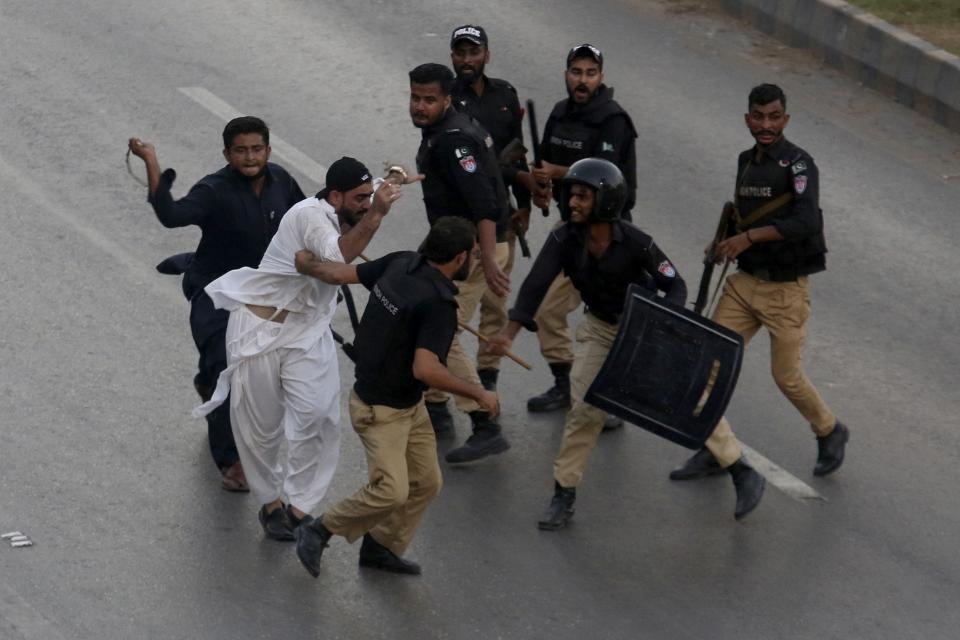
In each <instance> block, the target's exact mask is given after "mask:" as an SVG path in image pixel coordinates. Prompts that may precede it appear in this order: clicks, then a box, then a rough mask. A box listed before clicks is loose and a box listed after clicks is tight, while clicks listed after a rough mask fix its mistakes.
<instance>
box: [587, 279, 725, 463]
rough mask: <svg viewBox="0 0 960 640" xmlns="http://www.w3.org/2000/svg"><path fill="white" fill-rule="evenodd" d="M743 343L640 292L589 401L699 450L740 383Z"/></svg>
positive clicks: (634, 293)
mask: <svg viewBox="0 0 960 640" xmlns="http://www.w3.org/2000/svg"><path fill="white" fill-rule="evenodd" d="M742 360H743V338H741V337H740V335H739V334H737V333H736V332H734V331H730V330H729V329H726V328H725V327H721V326H720V325H718V324H717V323H715V322H713V321H711V320H708V319H706V318H704V317H702V316H699V315H697V314H695V313H693V312H691V311H688V310H686V309H682V308H680V307H675V306H673V305H669V304H667V303H665V302H664V301H663V300H662V299H660V298H658V297H657V296H655V295H653V294H652V292H650V291H648V290H647V289H644V288H643V287H640V286H638V285H631V286H630V288H629V289H628V290H627V299H626V301H625V303H624V312H623V316H621V318H620V330H619V332H618V333H617V337H616V340H615V341H614V343H613V348H612V349H610V353H609V355H608V356H607V359H606V361H605V362H604V363H603V367H602V368H601V369H600V373H599V374H597V377H596V379H595V380H594V381H593V384H591V385H590V388H589V389H588V390H587V395H586V401H587V402H589V403H590V404H592V405H594V406H595V407H598V408H600V409H603V410H605V411H607V412H608V413H611V414H613V415H615V416H619V417H620V418H623V419H624V420H626V421H627V422H631V423H633V424H635V425H637V426H638V427H641V428H643V429H646V430H647V431H651V432H653V433H655V434H657V435H658V436H662V437H664V438H666V439H667V440H670V441H672V442H676V443H677V444H680V445H683V446H685V447H689V448H690V449H699V448H700V447H702V446H703V443H704V442H705V441H706V439H707V438H708V437H709V436H710V433H711V432H713V429H714V427H716V426H717V422H719V421H720V418H721V417H722V416H723V412H724V411H725V410H726V408H727V403H728V402H729V401H730V397H731V396H732V395H733V389H734V387H735V386H736V383H737V377H738V376H739V375H740V363H741V361H742Z"/></svg>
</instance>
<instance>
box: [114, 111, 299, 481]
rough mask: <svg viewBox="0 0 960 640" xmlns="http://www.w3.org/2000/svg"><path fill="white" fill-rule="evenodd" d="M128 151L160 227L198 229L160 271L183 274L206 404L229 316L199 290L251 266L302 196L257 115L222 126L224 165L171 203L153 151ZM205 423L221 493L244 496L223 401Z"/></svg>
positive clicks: (143, 147) (170, 177)
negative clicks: (185, 249) (191, 248)
mask: <svg viewBox="0 0 960 640" xmlns="http://www.w3.org/2000/svg"><path fill="white" fill-rule="evenodd" d="M129 148H130V152H131V153H133V154H134V155H135V156H137V157H139V158H142V159H143V162H144V164H145V165H146V169H147V185H148V189H149V197H148V201H149V202H150V204H151V206H153V211H154V213H156V215H157V219H159V220H160V223H161V224H163V226H165V227H168V228H174V227H185V226H188V225H197V226H198V227H200V232H201V236H200V244H199V245H198V246H197V249H196V252H195V253H192V254H185V255H180V256H174V257H173V258H171V259H168V260H165V261H164V263H161V267H163V268H164V269H165V272H167V273H184V276H183V293H184V295H185V296H186V297H187V299H188V300H190V330H191V332H192V334H193V341H194V343H195V344H196V346H197V350H198V351H199V352H200V361H199V363H198V366H197V368H198V372H197V374H196V376H195V377H194V379H193V384H194V387H195V388H196V390H197V393H199V394H200V397H201V398H202V399H203V400H204V401H207V400H209V399H210V396H211V395H212V394H213V388H214V386H215V385H216V383H217V378H218V377H219V376H220V372H221V371H223V370H224V369H225V368H226V367H227V351H226V341H225V336H226V332H227V321H228V319H229V315H230V314H229V313H227V312H226V311H224V310H222V309H214V308H213V303H212V302H211V301H210V297H209V296H208V295H207V294H206V293H205V292H204V290H203V288H204V287H205V286H207V284H209V283H210V282H212V281H213V280H216V279H217V278H219V277H220V276H222V275H223V274H225V273H227V272H228V271H232V270H233V269H239V268H240V267H255V266H257V264H259V263H260V259H261V258H263V253H264V251H266V249H267V246H268V245H269V244H270V240H271V238H273V235H274V234H275V233H276V232H277V227H278V226H279V225H280V219H281V218H282V217H283V214H284V213H285V212H286V211H287V210H288V209H289V208H290V207H292V206H293V205H294V204H296V203H297V202H299V201H301V200H303V198H304V195H303V192H302V191H301V190H300V186H299V185H298V184H297V182H296V180H294V179H293V177H291V176H290V174H289V173H287V172H286V170H284V169H283V167H281V166H279V165H276V164H273V163H272V162H269V160H270V130H269V129H268V128H267V125H266V124H265V123H264V122H263V120H261V119H260V118H255V117H252V116H243V117H240V118H234V119H233V120H231V121H230V122H228V123H227V126H226V127H225V128H224V130H223V157H224V158H225V159H226V161H227V166H225V167H224V168H222V169H220V170H219V171H217V172H216V173H212V174H210V175H208V176H206V177H205V178H203V179H202V180H200V181H199V182H198V183H197V184H195V185H194V186H193V188H191V189H190V192H189V193H188V194H187V195H186V196H184V197H183V198H181V199H179V200H176V201H174V199H173V197H172V196H171V195H170V189H171V187H172V186H173V181H174V180H175V179H176V177H177V174H176V172H175V171H174V170H173V169H167V170H166V171H164V172H163V173H161V171H160V164H159V162H158V161H157V152H156V149H155V148H154V146H153V145H152V144H150V143H148V142H144V141H142V140H140V139H139V138H130V141H129ZM206 419H207V436H208V439H209V442H210V454H211V455H212V456H213V460H214V462H215V463H216V465H217V467H218V468H219V469H220V472H221V474H222V480H221V482H222V486H223V488H224V489H226V490H228V491H248V490H249V487H248V485H247V480H246V477H245V476H244V473H243V467H242V465H241V464H240V458H239V455H238V453H237V447H236V444H235V442H234V439H233V432H232V430H231V427H230V403H229V402H227V403H224V404H223V405H221V406H220V407H219V408H217V409H216V410H214V411H213V412H211V413H210V414H209V415H207V417H206Z"/></svg>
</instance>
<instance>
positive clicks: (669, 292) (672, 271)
mask: <svg viewBox="0 0 960 640" xmlns="http://www.w3.org/2000/svg"><path fill="white" fill-rule="evenodd" d="M645 259H646V261H647V262H646V264H644V265H643V266H644V268H645V269H646V270H647V271H648V272H649V273H650V274H651V275H652V276H653V281H654V282H655V283H656V285H657V289H658V290H660V291H663V294H664V300H666V301H667V302H669V303H671V304H675V305H677V306H678V307H683V306H684V305H686V303H687V283H686V282H684V281H683V278H681V277H680V274H679V273H678V272H677V269H676V267H674V266H673V263H672V262H671V261H670V258H668V257H667V256H666V254H665V253H664V252H663V251H661V250H660V247H658V246H657V245H656V243H655V242H653V241H651V242H650V246H649V247H648V248H647V251H646V256H645Z"/></svg>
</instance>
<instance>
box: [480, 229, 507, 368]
mask: <svg viewBox="0 0 960 640" xmlns="http://www.w3.org/2000/svg"><path fill="white" fill-rule="evenodd" d="M505 244H506V245H507V248H508V249H509V252H508V254H507V262H506V264H504V266H503V267H502V269H503V272H504V273H505V274H507V275H510V274H511V273H512V272H513V263H514V259H515V258H516V255H517V236H516V235H514V233H513V232H512V231H511V232H509V233H508V235H507V242H506V243H505ZM508 320H509V318H508V317H507V299H506V298H505V297H503V296H498V295H495V294H494V293H493V292H492V291H490V289H485V290H484V292H483V296H482V297H481V298H480V329H479V331H480V335H482V336H495V335H497V334H498V333H500V332H501V331H503V329H504V327H506V326H507V321H508ZM501 357H502V356H498V355H494V354H492V353H490V352H489V351H487V349H486V345H484V343H483V342H481V343H480V344H479V347H478V349H477V369H499V368H500V358H501Z"/></svg>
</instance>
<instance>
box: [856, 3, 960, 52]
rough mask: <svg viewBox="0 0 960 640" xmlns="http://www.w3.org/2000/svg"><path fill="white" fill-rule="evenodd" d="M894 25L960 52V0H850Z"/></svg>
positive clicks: (945, 47)
mask: <svg viewBox="0 0 960 640" xmlns="http://www.w3.org/2000/svg"><path fill="white" fill-rule="evenodd" d="M847 1H848V2H849V3H850V4H852V5H855V6H857V7H862V8H864V9H866V10H867V11H869V12H870V13H872V14H874V15H876V16H878V17H880V18H883V19H884V20H886V21H887V22H889V23H890V24H892V25H896V26H898V27H900V28H901V29H904V30H906V31H909V32H910V33H913V34H915V35H917V36H920V37H921V38H923V39H924V40H926V41H927V42H931V43H933V44H935V45H937V46H938V47H941V48H943V49H946V50H947V51H949V52H950V53H953V54H956V55H960V0H847Z"/></svg>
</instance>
